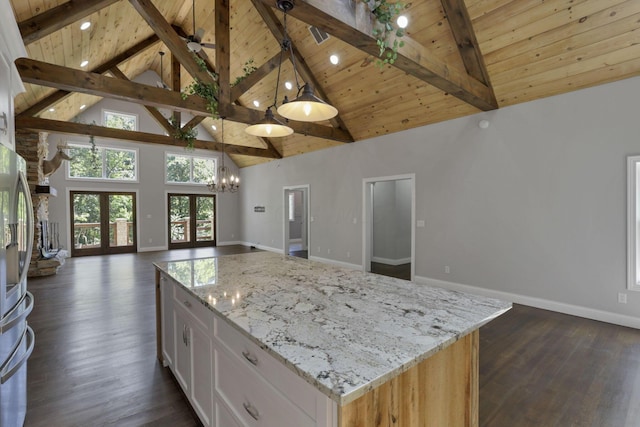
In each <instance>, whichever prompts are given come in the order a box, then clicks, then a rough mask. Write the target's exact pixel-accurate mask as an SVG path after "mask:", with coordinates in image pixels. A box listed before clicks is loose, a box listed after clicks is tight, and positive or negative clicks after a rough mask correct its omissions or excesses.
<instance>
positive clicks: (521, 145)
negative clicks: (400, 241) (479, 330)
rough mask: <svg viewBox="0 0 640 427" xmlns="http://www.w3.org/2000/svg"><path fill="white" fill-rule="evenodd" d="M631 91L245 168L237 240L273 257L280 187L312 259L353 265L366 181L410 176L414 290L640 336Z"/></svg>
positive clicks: (637, 86) (619, 88)
mask: <svg viewBox="0 0 640 427" xmlns="http://www.w3.org/2000/svg"><path fill="white" fill-rule="evenodd" d="M639 90H640V78H639V77H636V78H633V79H627V80H624V81H620V82H615V83H611V84H607V85H603V86H599V87H595V88H590V89H585V90H581V91H577V92H573V93H570V94H566V95H562V96H557V97H552V98H547V99H543V100H538V101H534V102H529V103H526V104H521V105H516V106H513V107H508V108H504V109H500V110H498V111H493V112H486V113H480V114H477V115H474V116H470V117H465V118H461V119H457V120H452V121H448V122H444V123H438V124H434V125H430V126H426V127H421V128H417V129H412V130H408V131H404V132H399V133H396V134H393V135H387V136H383V137H379V138H374V139H371V140H367V141H362V142H357V143H354V144H345V145H343V146H340V147H336V148H332V149H327V150H321V151H316V152H313V153H308V154H305V155H300V156H296V157H292V158H288V159H282V160H277V161H273V162H269V163H266V164H262V165H257V166H253V167H249V168H244V169H242V170H241V178H242V181H243V186H244V187H243V190H242V192H241V195H240V209H241V212H240V215H241V227H242V228H241V238H242V240H243V241H245V242H247V243H251V244H257V245H259V246H263V247H271V248H279V249H280V250H281V248H282V235H283V233H282V221H281V218H282V203H281V191H282V187H283V186H293V185H296V184H299V183H308V184H309V186H310V210H311V212H310V215H311V216H312V217H313V218H314V221H313V222H311V224H310V230H309V239H310V244H311V246H310V248H309V250H310V256H313V257H320V258H325V259H329V260H332V261H335V262H338V263H348V264H359V263H360V260H361V259H362V252H361V251H362V228H361V225H360V219H361V217H362V180H363V178H368V177H376V176H390V175H399V174H408V173H415V174H416V219H417V220H424V221H425V227H424V228H417V229H416V230H417V231H416V233H417V234H416V266H415V267H416V276H417V280H422V281H425V282H430V283H439V284H441V285H447V286H451V287H456V286H458V287H461V288H465V289H475V290H476V291H478V292H484V293H488V294H492V295H498V296H503V297H506V298H509V299H512V300H514V301H519V302H524V303H529V304H531V305H538V306H545V307H548V308H552V309H556V310H559V311H565V312H572V313H574V314H580V315H585V316H587V317H593V318H600V319H605V320H609V321H614V322H617V323H622V324H632V325H634V326H636V327H640V317H639V316H638V313H639V312H640V293H638V292H630V291H627V289H626V284H625V283H626V282H625V272H626V226H625V215H626V188H625V187H626V184H625V182H626V176H625V159H626V156H628V155H632V154H640V141H639V139H638V135H640V120H638V111H640V98H639V97H638V93H639ZM481 119H487V120H489V121H490V123H491V125H490V127H489V128H488V129H480V128H479V127H478V122H479V121H480V120H481ZM379 159H385V162H383V163H381V162H380V161H379ZM256 205H261V206H262V205H264V206H266V208H267V210H266V213H261V214H256V213H254V212H253V206H256ZM445 266H449V267H450V273H449V274H445ZM461 285H467V286H472V287H474V288H468V287H464V286H461ZM619 292H627V293H628V294H629V295H628V304H619V303H618V302H617V295H618V293H619Z"/></svg>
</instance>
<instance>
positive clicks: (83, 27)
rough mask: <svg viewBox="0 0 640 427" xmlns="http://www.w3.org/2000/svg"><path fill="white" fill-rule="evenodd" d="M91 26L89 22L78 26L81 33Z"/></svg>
mask: <svg viewBox="0 0 640 427" xmlns="http://www.w3.org/2000/svg"><path fill="white" fill-rule="evenodd" d="M90 26H91V22H89V21H87V22H83V23H82V25H80V29H81V30H82V31H84V30H86V29H88V28H89V27H90Z"/></svg>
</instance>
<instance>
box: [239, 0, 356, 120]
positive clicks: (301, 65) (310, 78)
mask: <svg viewBox="0 0 640 427" xmlns="http://www.w3.org/2000/svg"><path fill="white" fill-rule="evenodd" d="M251 2H252V3H253V5H254V7H255V8H256V10H257V11H258V13H259V14H260V16H261V17H262V20H263V21H264V23H265V24H266V25H267V28H269V31H271V34H273V36H274V37H275V38H276V40H278V42H282V39H284V27H283V26H282V24H281V23H280V20H279V19H278V18H277V17H276V15H275V13H274V12H273V9H272V8H271V7H267V4H266V3H265V2H261V1H260V0H251ZM270 3H271V4H269V6H273V5H274V2H270ZM298 3H300V2H298ZM294 10H295V8H294ZM291 47H292V48H293V55H294V56H295V58H291V60H294V59H295V63H296V69H297V71H298V72H299V73H300V76H301V77H302V80H304V81H305V82H307V83H311V84H312V85H313V87H314V88H315V91H316V93H317V94H318V95H319V96H320V98H321V99H323V100H325V101H326V102H328V103H330V104H331V100H330V98H329V96H328V95H327V94H326V92H325V91H324V89H323V88H322V85H321V84H320V82H319V81H318V80H317V79H316V78H315V76H314V75H313V73H312V72H311V68H309V66H308V65H307V62H306V61H305V60H304V58H303V57H302V55H301V54H300V51H299V50H298V49H297V48H296V46H295V44H294V43H293V41H291ZM329 121H330V122H331V124H332V125H333V126H334V127H339V128H341V129H343V130H345V131H347V132H348V130H347V129H348V128H347V125H346V124H345V123H344V121H343V120H342V118H340V114H339V113H338V116H336V117H334V118H332V119H331V120H329Z"/></svg>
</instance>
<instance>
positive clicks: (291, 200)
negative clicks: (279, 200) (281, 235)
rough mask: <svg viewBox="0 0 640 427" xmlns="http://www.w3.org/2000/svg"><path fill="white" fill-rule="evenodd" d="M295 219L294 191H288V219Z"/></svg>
mask: <svg viewBox="0 0 640 427" xmlns="http://www.w3.org/2000/svg"><path fill="white" fill-rule="evenodd" d="M295 220H296V193H294V192H291V193H289V221H295Z"/></svg>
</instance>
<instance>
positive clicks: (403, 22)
mask: <svg viewBox="0 0 640 427" xmlns="http://www.w3.org/2000/svg"><path fill="white" fill-rule="evenodd" d="M396 23H397V24H398V27H400V28H407V25H409V19H408V18H407V17H406V16H404V15H400V16H398V19H397V20H396Z"/></svg>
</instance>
